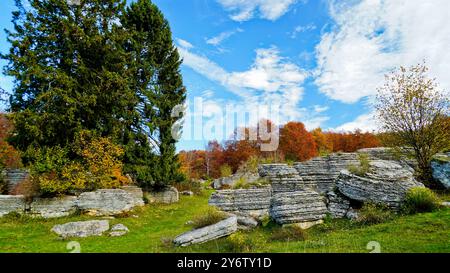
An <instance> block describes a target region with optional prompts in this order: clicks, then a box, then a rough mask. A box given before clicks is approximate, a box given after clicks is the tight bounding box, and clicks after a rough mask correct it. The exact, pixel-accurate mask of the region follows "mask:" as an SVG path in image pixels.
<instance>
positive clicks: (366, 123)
mask: <svg viewBox="0 0 450 273" xmlns="http://www.w3.org/2000/svg"><path fill="white" fill-rule="evenodd" d="M356 129H360V130H362V131H366V132H372V131H377V130H378V129H379V128H378V126H377V122H376V119H375V115H374V113H373V112H372V113H367V114H363V115H360V116H358V117H356V119H355V120H353V121H351V122H347V123H344V124H342V125H340V126H338V127H337V128H335V129H334V131H342V132H348V131H354V130H356Z"/></svg>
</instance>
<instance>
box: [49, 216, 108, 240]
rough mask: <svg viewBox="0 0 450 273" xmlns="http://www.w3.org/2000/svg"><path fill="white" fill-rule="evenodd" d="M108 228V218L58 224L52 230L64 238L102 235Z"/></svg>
mask: <svg viewBox="0 0 450 273" xmlns="http://www.w3.org/2000/svg"><path fill="white" fill-rule="evenodd" d="M108 229H109V221H108V220H93V221H83V222H70V223H66V224H63V225H56V226H54V227H53V228H52V231H53V232H55V233H56V234H58V235H59V236H60V237H62V238H71V237H90V236H101V235H102V234H103V233H104V232H106V231H107V230H108Z"/></svg>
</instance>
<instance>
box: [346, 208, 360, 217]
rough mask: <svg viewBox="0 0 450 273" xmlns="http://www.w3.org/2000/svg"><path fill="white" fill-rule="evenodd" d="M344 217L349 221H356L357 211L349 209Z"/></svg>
mask: <svg viewBox="0 0 450 273" xmlns="http://www.w3.org/2000/svg"><path fill="white" fill-rule="evenodd" d="M345 217H346V218H347V219H350V220H357V219H358V217H359V215H358V211H356V210H354V209H353V208H350V209H349V210H348V211H347V213H346V214H345Z"/></svg>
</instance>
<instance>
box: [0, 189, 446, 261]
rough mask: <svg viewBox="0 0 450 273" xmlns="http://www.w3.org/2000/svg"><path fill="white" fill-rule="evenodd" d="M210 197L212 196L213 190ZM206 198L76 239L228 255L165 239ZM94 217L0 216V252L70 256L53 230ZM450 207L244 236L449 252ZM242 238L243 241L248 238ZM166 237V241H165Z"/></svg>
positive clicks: (102, 245)
mask: <svg viewBox="0 0 450 273" xmlns="http://www.w3.org/2000/svg"><path fill="white" fill-rule="evenodd" d="M209 193H210V192H209ZM207 200H208V194H204V195H203V196H194V197H182V199H181V202H180V203H178V204H173V205H147V206H146V207H144V208H142V209H137V210H136V211H134V212H133V213H131V214H134V215H137V216H138V217H139V218H134V217H128V218H116V219H112V220H110V223H111V225H113V224H117V223H123V224H125V225H126V226H127V227H128V228H129V229H130V233H128V234H127V235H125V236H123V237H115V238H113V237H107V236H102V237H91V238H84V239H81V238H77V239H73V240H74V241H77V242H79V243H80V245H81V251H82V252H84V253H87V252H120V253H128V252H134V253H136V252H230V251H233V250H232V249H235V248H230V240H229V239H228V238H222V239H219V240H216V241H212V242H208V243H205V244H201V245H196V246H191V247H187V248H179V247H174V246H170V245H168V244H167V243H164V241H167V240H168V239H169V238H173V237H175V236H176V235H178V234H181V233H183V232H185V231H188V230H190V229H191V226H189V225H185V223H186V222H187V221H189V220H192V219H193V218H194V217H195V216H196V215H198V214H199V212H201V211H205V209H206V208H207V203H208V202H207ZM89 219H93V218H92V217H88V216H73V217H68V218H62V219H52V220H43V219H29V218H21V219H4V218H3V219H2V218H0V252H69V251H68V250H67V249H66V246H67V243H68V242H70V241H72V240H61V239H59V238H58V236H57V235H55V234H53V233H52V232H50V229H51V228H52V227H53V225H55V224H62V223H66V222H69V221H79V220H89ZM449 219H450V209H442V210H439V211H436V212H433V213H426V214H417V215H412V216H403V217H396V218H395V219H394V220H391V221H389V222H386V223H383V224H377V225H372V226H362V225H361V224H358V223H353V222H351V221H348V220H330V219H327V220H326V222H325V224H323V225H320V226H316V227H314V228H312V229H310V230H308V236H307V239H306V240H304V241H301V240H300V241H298V240H297V241H292V242H291V241H287V242H283V241H273V240H270V238H271V236H272V234H274V233H275V232H277V231H278V229H279V228H280V227H279V226H277V225H275V224H273V223H269V224H268V225H266V226H265V227H259V228H257V229H256V230H254V231H251V232H248V233H242V234H243V236H244V237H245V238H247V239H249V241H250V242H258V244H257V247H254V248H252V251H254V252H318V253H323V252H325V253H329V252H369V250H367V249H366V246H367V243H369V242H371V241H377V242H379V243H380V245H381V251H382V252H450V243H449V239H450V220H449ZM245 238H244V239H245ZM162 239H163V240H162Z"/></svg>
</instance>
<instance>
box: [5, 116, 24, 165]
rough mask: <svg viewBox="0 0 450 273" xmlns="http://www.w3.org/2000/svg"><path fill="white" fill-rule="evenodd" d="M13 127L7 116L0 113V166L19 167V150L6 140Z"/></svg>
mask: <svg viewBox="0 0 450 273" xmlns="http://www.w3.org/2000/svg"><path fill="white" fill-rule="evenodd" d="M13 129H14V127H13V124H12V123H11V121H10V120H9V119H8V116H7V115H6V114H0V167H2V166H3V167H5V168H19V167H21V165H22V163H21V160H20V154H19V152H18V151H17V150H16V149H14V147H13V146H11V145H10V144H9V143H8V141H7V138H8V137H9V136H10V134H11V133H12V131H13Z"/></svg>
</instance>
